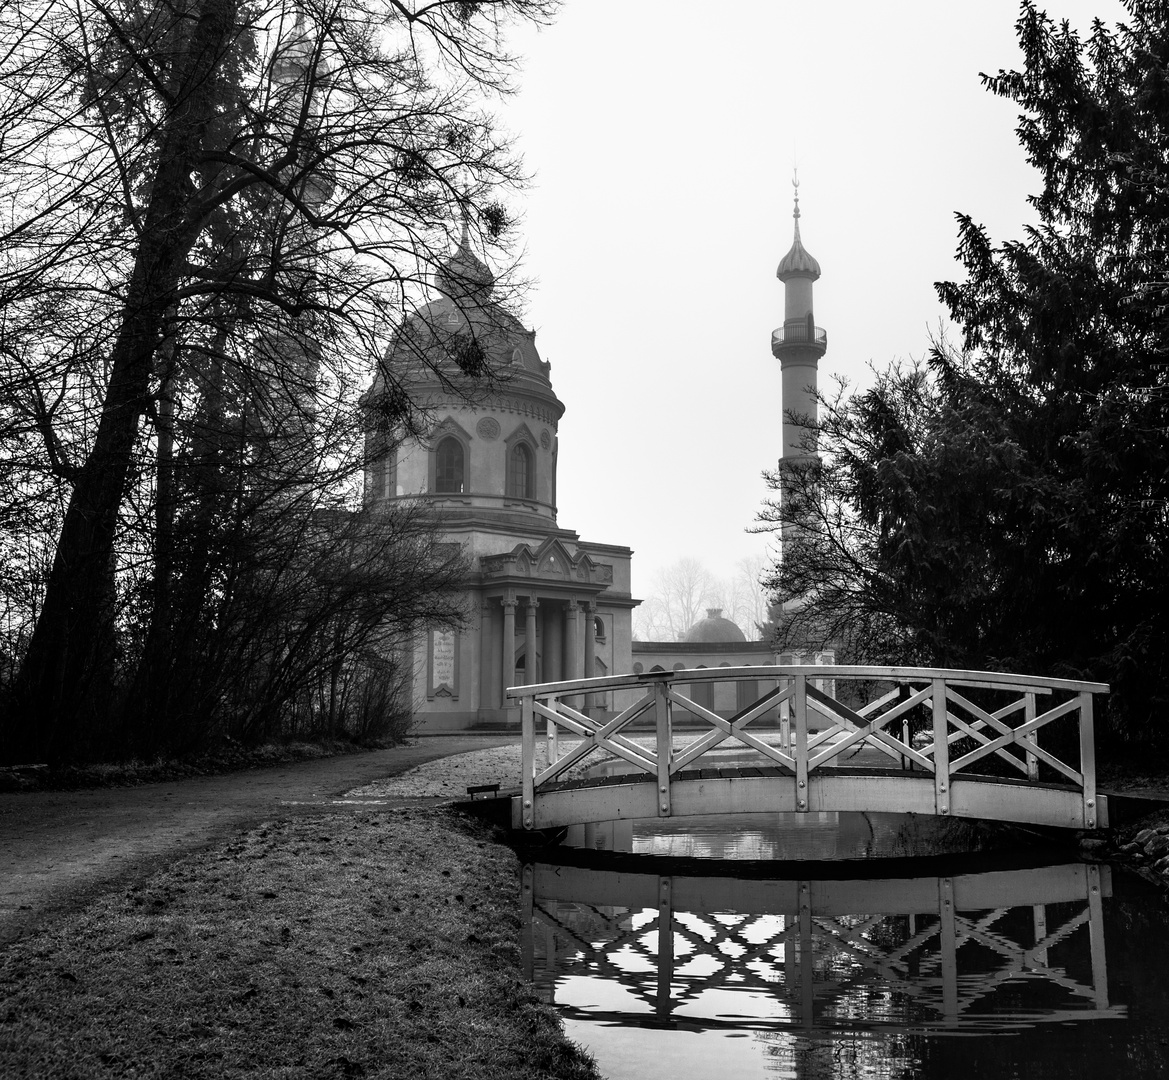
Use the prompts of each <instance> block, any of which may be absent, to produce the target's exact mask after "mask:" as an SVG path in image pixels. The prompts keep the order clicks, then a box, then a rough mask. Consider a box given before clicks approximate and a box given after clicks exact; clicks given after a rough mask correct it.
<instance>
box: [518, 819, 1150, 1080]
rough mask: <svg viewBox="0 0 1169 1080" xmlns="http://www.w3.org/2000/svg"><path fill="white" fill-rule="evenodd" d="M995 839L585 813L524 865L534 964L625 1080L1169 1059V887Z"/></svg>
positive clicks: (551, 996) (576, 1027)
mask: <svg viewBox="0 0 1169 1080" xmlns="http://www.w3.org/2000/svg"><path fill="white" fill-rule="evenodd" d="M663 826H664V827H663ZM985 835H986V834H984V833H983V832H982V831H981V830H979V829H977V828H972V827H970V826H965V825H962V824H961V823H958V822H950V821H947V822H941V821H937V819H928V820H924V819H910V818H906V817H898V816H893V815H834V814H823V815H799V816H797V815H780V814H776V815H751V816H750V818H745V819H739V820H732V819H725V818H724V819H720V820H703V819H697V820H695V819H692V820H691V821H689V822H670V821H666V822H662V823H659V822H658V821H650V822H634V823H630V822H624V823H600V824H597V825H592V826H588V827H581V828H578V829H575V830H570V834H569V835H568V836H567V837H566V843H567V844H568V845H569V846H567V847H562V848H554V849H550V850H549V851H547V852H545V853H543V854H541V856H540V858H539V859H536V860H533V861H531V862H529V863H527V865H525V868H524V884H523V889H524V893H523V898H524V903H525V905H526V908H527V913H528V917H527V919H526V933H525V939H524V949H525V964H526V965H527V968H528V972H529V975H530V977H531V979H532V982H533V984H534V986H535V988H536V990H537V992H538V993H539V994H540V995H541V997H542V998H543V999H544V1000H546V1001H548V1002H551V1003H553V1004H555V1005H556V1006H557V1008H558V1009H559V1010H560V1012H561V1015H562V1016H563V1018H564V1021H565V1027H566V1029H567V1031H568V1034H569V1036H570V1037H571V1038H573V1039H575V1040H576V1041H578V1042H580V1043H581V1044H583V1045H584V1046H586V1047H588V1048H589V1050H590V1051H591V1052H592V1053H593V1054H594V1055H595V1056H596V1058H597V1062H598V1065H599V1067H600V1070H601V1072H602V1073H603V1074H604V1075H606V1076H608V1077H610V1078H611V1080H624V1078H631V1080H632V1078H634V1077H636V1078H637V1080H655V1078H658V1077H662V1078H666V1077H669V1078H670V1080H687V1078H691V1077H694V1078H697V1077H704V1078H705V1077H711V1076H720V1075H722V1076H727V1077H735V1078H736V1080H738V1078H740V1077H793V1078H794V1077H799V1078H854V1077H855V1078H861V1077H865V1078H873V1080H882V1078H901V1077H938V1078H941V1077H946V1078H962V1077H980V1078H982V1077H1020V1078H1023V1077H1025V1078H1026V1080H1043V1078H1046V1077H1051V1078H1056V1077H1058V1078H1059V1080H1066V1077H1067V1076H1068V1075H1070V1074H1071V1072H1072V1071H1073V1070H1074V1071H1075V1072H1076V1073H1081V1072H1083V1071H1085V1070H1099V1071H1101V1072H1104V1073H1106V1074H1108V1075H1118V1076H1124V1077H1126V1078H1128V1077H1160V1076H1164V1075H1169V979H1166V978H1165V977H1164V975H1165V973H1166V972H1169V933H1167V930H1169V909H1167V908H1166V905H1165V902H1164V900H1163V897H1162V894H1161V893H1160V891H1159V890H1158V889H1157V888H1155V887H1154V886H1151V885H1149V884H1148V883H1146V882H1145V881H1143V880H1142V879H1140V878H1138V877H1136V876H1134V875H1131V874H1128V873H1125V872H1122V871H1119V870H1118V871H1113V870H1111V869H1110V868H1109V867H1108V866H1106V865H1098V864H1094V863H1085V862H1073V861H1068V854H1067V852H1066V850H1064V851H1062V852H1055V851H1051V850H1047V849H1041V848H1035V847H1032V848H1028V849H1026V850H1017V849H1015V850H1005V851H1004V850H999V849H1001V847H1002V845H1001V837H998V838H994V837H992V841H991V842H984V841H980V840H979V839H978V838H979V837H980V836H981V837H985ZM604 850H608V851H609V852H610V854H607V855H605V854H598V852H600V851H604ZM972 851H973V853H971V852H972ZM622 852H624V853H625V854H622ZM891 855H892V857H890V856H891ZM781 856H782V857H781Z"/></svg>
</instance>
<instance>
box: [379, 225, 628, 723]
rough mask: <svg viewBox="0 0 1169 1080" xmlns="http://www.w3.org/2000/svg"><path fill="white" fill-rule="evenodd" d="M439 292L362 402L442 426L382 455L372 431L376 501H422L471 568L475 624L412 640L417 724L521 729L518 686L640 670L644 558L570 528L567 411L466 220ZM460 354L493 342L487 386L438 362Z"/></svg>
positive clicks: (486, 354) (594, 704) (398, 342)
mask: <svg viewBox="0 0 1169 1080" xmlns="http://www.w3.org/2000/svg"><path fill="white" fill-rule="evenodd" d="M434 285H435V294H436V295H435V299H433V300H432V301H430V303H428V304H426V305H425V306H424V307H422V308H421V309H420V310H419V311H418V312H417V313H415V314H414V315H412V316H411V317H410V318H409V319H408V320H406V322H405V323H404V324H403V326H402V327H401V329H400V330H399V331H398V333H397V335H396V336H395V338H394V340H393V342H392V343H391V345H390V348H389V350H388V352H387V355H386V358H385V360H384V361H383V363H382V365H381V366H380V368H379V371H378V373H377V375H376V377H375V379H374V383H373V386H372V387H371V388H370V390H369V391H368V392H367V394H366V395H365V397H364V398H363V404H364V405H365V407H366V410H367V414H368V415H372V413H373V410H374V409H375V407H376V402H377V401H378V399H379V397H380V396H381V395H383V394H386V393H394V392H396V391H397V390H400V389H404V388H405V389H408V392H409V393H410V394H411V396H412V398H413V399H414V400H415V401H417V402H418V403H419V404H420V405H421V406H422V408H423V410H424V412H425V414H426V415H427V416H428V417H430V418H431V422H430V423H429V425H428V427H427V430H426V431H425V433H424V434H423V435H421V436H420V437H417V438H412V439H408V440H406V441H405V442H402V443H400V444H398V445H392V444H391V445H384V446H382V447H381V448H380V449H379V446H378V443H377V438H378V435H377V432H376V425H375V424H373V423H370V424H369V425H368V435H367V438H368V439H369V440H370V446H369V451H370V453H368V454H367V457H368V458H369V459H370V467H369V469H368V472H367V475H366V482H365V487H366V500H367V502H369V503H372V504H375V505H376V504H378V503H392V502H393V501H394V500H400V499H423V500H425V501H426V502H427V503H428V504H429V506H430V509H432V510H433V511H434V512H435V513H437V514H438V515H439V517H440V519H441V521H442V529H443V533H444V534H445V537H446V539H448V540H449V541H450V542H452V543H457V544H459V545H461V547H462V549H463V552H464V554H465V556H466V558H467V559H468V561H469V563H470V567H471V569H470V573H469V574H468V577H467V580H466V592H467V602H468V615H469V619H468V623H467V625H466V627H465V629H463V630H462V631H451V630H443V629H430V630H427V631H425V632H424V633H423V634H421V635H420V636H419V637H418V639H417V641H416V642H415V645H414V649H413V668H414V699H415V711H416V715H417V718H418V719H419V720H420V721H421V722H422V723H423V724H424V725H425V726H428V727H432V728H437V727H443V728H466V727H474V726H479V725H494V724H499V723H511V722H515V723H518V720H519V710H518V707H517V706H515V705H513V704H511V703H510V702H509V701H508V700H506V699H505V697H504V690H505V689H506V688H507V687H508V686H514V685H517V684H520V683H530V682H555V681H557V680H560V679H571V678H584V677H593V676H603V675H608V674H618V673H621V674H624V673H627V672H629V671H630V670H631V658H630V648H631V643H632V611H633V608H634V607H635V606H636V603H637V601H635V600H634V599H633V598H632V597H631V595H630V559H631V556H632V552H631V551H630V549H629V548H628V547H625V546H622V545H614V544H602V543H595V542H588V541H584V540H582V539H581V538H580V536H579V535H578V534H577V533H576V532H574V531H573V530H571V529H568V528H564V527H562V526H561V525H560V524H559V523H558V521H557V518H556V460H557V452H558V441H557V425H558V424H559V421H560V418H561V416H562V415H563V414H564V405H563V403H562V402H561V401H560V400H559V398H557V396H556V394H555V392H554V391H553V389H552V382H551V379H550V377H549V375H550V370H551V368H550V365H549V364H548V363H546V362H545V361H544V360H542V359H541V358H540V354H539V352H538V350H537V349H536V340H535V339H536V335H535V332H534V331H531V330H527V329H525V328H524V327H523V326H522V325H521V324H520V323H519V321H518V320H517V319H515V318H514V317H513V316H512V315H510V314H509V313H508V312H507V311H506V310H505V309H504V307H503V305H502V304H501V303H500V302H499V301H498V299H497V298H496V297H495V296H494V295H493V291H494V286H495V279H494V276H493V275H492V273H491V271H490V269H489V268H488V267H487V266H486V265H485V264H484V263H483V262H482V261H481V260H480V259H479V258H478V257H477V256H476V255H475V253H474V252H473V250H472V249H471V245H470V240H469V237H468V231H467V229H466V227H465V226H464V229H463V235H462V239H461V240H460V242H459V245H458V248H457V250H456V251H455V252H454V254H453V255H452V256H451V257H450V258H449V259H448V260H447V261H446V262H445V263H444V264H443V265H442V267H441V268H440V269H439V271H438V272H437V274H436V275H435V281H434ZM461 349H462V350H465V349H475V350H481V353H479V354H478V355H479V356H480V358H481V359H483V360H485V361H486V364H487V365H488V366H489V368H490V369H491V370H492V371H495V372H498V373H499V377H498V379H497V380H495V383H494V385H493V386H492V387H491V388H490V389H488V390H482V389H479V390H475V389H470V390H469V388H468V385H467V383H466V382H465V381H464V382H463V383H460V380H459V378H458V371H457V369H456V367H455V365H453V364H451V363H449V362H444V361H441V360H440V361H438V362H436V360H435V357H436V356H437V357H442V356H450V355H452V354H458V351H459V350H461ZM611 704H612V703H611V702H609V701H606V700H604V698H603V697H602V696H601V695H597V696H596V700H592V701H590V702H589V705H590V707H591V708H593V709H601V710H603V709H606V708H608V707H609V706H610V705H611Z"/></svg>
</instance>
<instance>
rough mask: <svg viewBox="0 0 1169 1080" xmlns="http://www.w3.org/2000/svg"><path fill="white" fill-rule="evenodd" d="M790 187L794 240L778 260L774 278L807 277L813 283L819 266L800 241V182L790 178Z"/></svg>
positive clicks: (783, 279)
mask: <svg viewBox="0 0 1169 1080" xmlns="http://www.w3.org/2000/svg"><path fill="white" fill-rule="evenodd" d="M792 187H793V188H794V189H795V206H794V208H793V210H792V220H793V221H794V222H795V238H794V239H793V240H792V246H791V250H789V251H788V253H787V254H786V255H785V256H784V257H783V258H782V259H780V260H779V268H778V269H777V270H776V271H775V276H776V277H777V278H779V280H780V281H787V279H788V278H794V277H807V278H811V279H812V280H813V281H815V280H816V279H817V278H818V277H819V276H820V264H819V263H818V262H816V260H815V259H813V258H812V256H811V255H809V254H808V252H807V251H806V250H805V248H804V245H803V242H802V241H801V240H800V182H799V180H797V179H795V178H794V177H793V178H792Z"/></svg>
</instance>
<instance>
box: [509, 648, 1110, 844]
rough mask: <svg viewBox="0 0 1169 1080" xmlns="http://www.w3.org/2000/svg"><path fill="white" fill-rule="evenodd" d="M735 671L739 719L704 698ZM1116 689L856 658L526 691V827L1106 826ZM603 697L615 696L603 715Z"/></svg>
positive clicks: (516, 819) (520, 824)
mask: <svg viewBox="0 0 1169 1080" xmlns="http://www.w3.org/2000/svg"><path fill="white" fill-rule="evenodd" d="M719 682H733V683H735V684H737V689H738V690H739V700H740V701H742V700H743V698H744V696H746V697H747V698H748V699H749V700H748V701H747V703H746V704H744V705H743V707H741V708H739V709H738V711H737V712H735V713H734V715H732V716H726V717H724V716H721V715H719V714H718V713H716V712H715V711H713V710H712V709H711V708H709V707H707V706H706V705H704V704H699V703H698V702H697V701H695V700H694V699H695V698H696V697H702V698H703V700H704V701H709V700H712V697H713V695H711V694H710V693H709V692H708V691H706V689H705V688H706V685H707V684H710V683H719ZM744 688H746V689H748V691H749V693H747V694H746V695H744V694H743V692H742V691H743V689H744ZM1107 692H1108V686H1107V684H1105V683H1089V682H1077V681H1072V680H1066V679H1043V678H1034V677H1031V676H1026V675H1011V674H1002V673H998V672H988V671H949V670H944V669H937V668H908V667H845V666H840V667H835V666H828V667H809V666H795V667H792V666H788V667H737V668H730V667H725V668H709V669H708V668H698V669H694V670H686V671H663V672H647V673H645V674H642V675H621V676H616V677H612V678H601V679H577V680H570V681H567V682H557V683H542V684H537V685H529V686H515V687H511V688H509V689H508V691H507V694H508V696H509V697H511V698H516V699H519V702H520V705H521V714H522V720H523V768H522V790H521V792H520V794H519V795H517V796H516V797H515V798H514V799H513V801H512V824H513V827H514V828H517V829H521V828H522V829H527V830H533V829H548V828H558V827H561V826H565V825H575V824H582V823H586V822H591V821H609V820H622V819H639V818H653V817H689V816H694V815H699V814H744V813H775V812H795V813H806V812H822V811H862V812H869V813H875V812H884V813H913V814H936V815H942V816H946V815H949V816H955V817H965V818H980V819H987V820H1000V821H1013V822H1019V823H1027V824H1034V825H1046V826H1056V827H1062V828H1071V829H1097V828H1104V827H1106V826H1107V824H1108V806H1107V800H1106V799H1105V798H1103V797H1101V796H1099V795H1098V794H1097V792H1096V769H1095V746H1094V737H1093V709H1092V706H1093V695H1094V694H1103V693H1107ZM597 701H606V702H613V703H614V704H615V705H616V706H617V707H616V709H615V710H613V709H610V710H606V711H605V712H604V713H601V714H600V715H597V714H598V709H597V708H596V707H594V706H591V705H590V703H591V702H597ZM614 712H615V715H614V714H613V713H614ZM541 722H542V723H541ZM538 727H539V728H540V729H541V730H540V732H538V730H537V729H538ZM1041 736H1042V737H1041ZM541 741H542V744H543V745H542V746H541V745H539V743H540V742H541ZM1041 743H1042V745H1041ZM731 747H734V748H735V750H736V751H737V754H736V755H735V760H734V761H733V762H731V761H728V760H727V758H728V755H727V751H728V749H729V748H731ZM1065 758H1070V759H1071V760H1064V759H1065ZM975 765H978V766H979V769H980V771H976V770H975V769H974V768H973V766H975ZM614 770H618V771H614Z"/></svg>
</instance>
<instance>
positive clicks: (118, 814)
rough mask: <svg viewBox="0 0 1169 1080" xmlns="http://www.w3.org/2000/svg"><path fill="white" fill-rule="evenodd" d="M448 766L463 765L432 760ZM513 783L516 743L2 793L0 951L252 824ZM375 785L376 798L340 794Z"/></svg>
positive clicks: (419, 748) (484, 741)
mask: <svg viewBox="0 0 1169 1080" xmlns="http://www.w3.org/2000/svg"><path fill="white" fill-rule="evenodd" d="M509 743H511V744H514V745H510V746H509V745H507V744H509ZM496 748H499V750H500V751H501V753H500V754H499V757H498V762H499V763H503V762H506V761H510V760H512V759H514V762H515V765H514V768H512V769H511V771H510V772H509V774H508V777H507V778H505V777H503V776H495V775H493V770H494V769H495V768H496V767H497V759H496V758H493V757H491V756H490V755H492V754H493V753H495V751H496ZM451 755H466V756H465V757H456V758H455V759H454V760H452V761H448V762H447V763H445V764H442V763H439V762H438V761H437V760H436V759H439V758H444V759H445V758H449V757H450V756H451ZM430 762H434V764H433V766H430V767H429V768H428V763H430ZM416 768H417V769H418V770H419V771H418V773H417V775H414V774H411V775H409V776H407V777H405V778H404V779H402V780H401V781H400V782H398V786H397V787H394V786H393V785H394V783H395V781H393V780H387V779H386V778H387V777H398V776H402V774H404V773H409V772H410V770H412V769H416ZM423 770H426V771H423ZM472 777H474V779H472ZM513 777H514V779H512V778H513ZM518 777H519V745H518V738H517V737H510V736H493V737H489V736H435V737H427V738H422V739H417V740H415V741H414V743H413V744H412V745H408V746H398V747H393V748H391V749H388V750H376V751H373V752H371V753H367V754H346V755H343V756H340V757H333V758H323V759H318V760H315V761H302V762H294V763H289V764H285V765H280V766H276V767H273V768H270V769H257V770H253V771H250V772H239V773H229V774H226V775H223V776H202V777H193V778H190V779H186V780H177V781H167V782H163V783H158V784H143V785H141V786H140V787H131V788H100V789H94V790H86V791H25V792H10V793H3V794H0V946H2V945H3V944H4V943H5V942H8V941H11V940H13V939H15V938H18V937H22V936H24V935H26V934H28V933H30V932H32V930H34V929H35V928H36V927H37V926H38V925H40V924H41V923H42V922H43V921H44V920H46V919H48V918H50V917H51V916H53V915H54V914H55V913H57V912H63V911H71V910H75V909H77V908H78V907H81V906H84V905H85V904H86V903H87V902H88V900H89V899H90V898H91V897H93V896H95V895H98V894H99V893H101V892H103V891H105V890H107V889H109V888H112V887H113V886H114V885H115V884H118V885H120V884H122V883H123V882H124V881H126V880H127V879H130V880H138V879H140V878H142V877H144V876H146V875H147V874H149V873H150V872H151V871H152V870H153V869H154V867H156V866H158V865H160V864H161V863H165V862H169V861H170V860H173V859H175V858H177V857H179V856H185V855H189V854H192V853H193V852H196V851H199V850H201V849H203V848H206V847H207V846H209V845H210V844H212V843H214V842H216V841H217V840H219V839H221V838H222V837H224V836H226V835H229V834H231V833H234V832H236V831H238V830H239V829H241V828H247V827H249V826H251V825H254V824H256V823H258V822H260V821H264V820H267V819H270V818H273V817H278V816H279V817H284V816H288V815H290V814H322V813H335V812H345V811H346V810H347V809H348V808H356V807H359V806H364V805H368V803H369V802H370V801H374V800H376V801H377V802H378V803H379V804H382V805H395V804H401V803H403V802H412V801H416V800H417V801H437V800H442V799H447V800H450V799H455V798H459V797H463V798H465V797H466V786H467V785H468V784H475V783H496V782H497V781H498V782H500V783H502V784H504V785H510V784H513V783H515V782H517V781H518ZM374 781H380V782H382V783H383V784H384V785H385V786H384V787H380V788H379V789H378V791H377V793H376V794H372V795H363V796H361V797H355V796H353V795H351V794H350V793H351V792H354V791H355V790H356V791H365V790H366V789H367V787H368V786H369V785H370V784H372V783H373V782H374Z"/></svg>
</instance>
